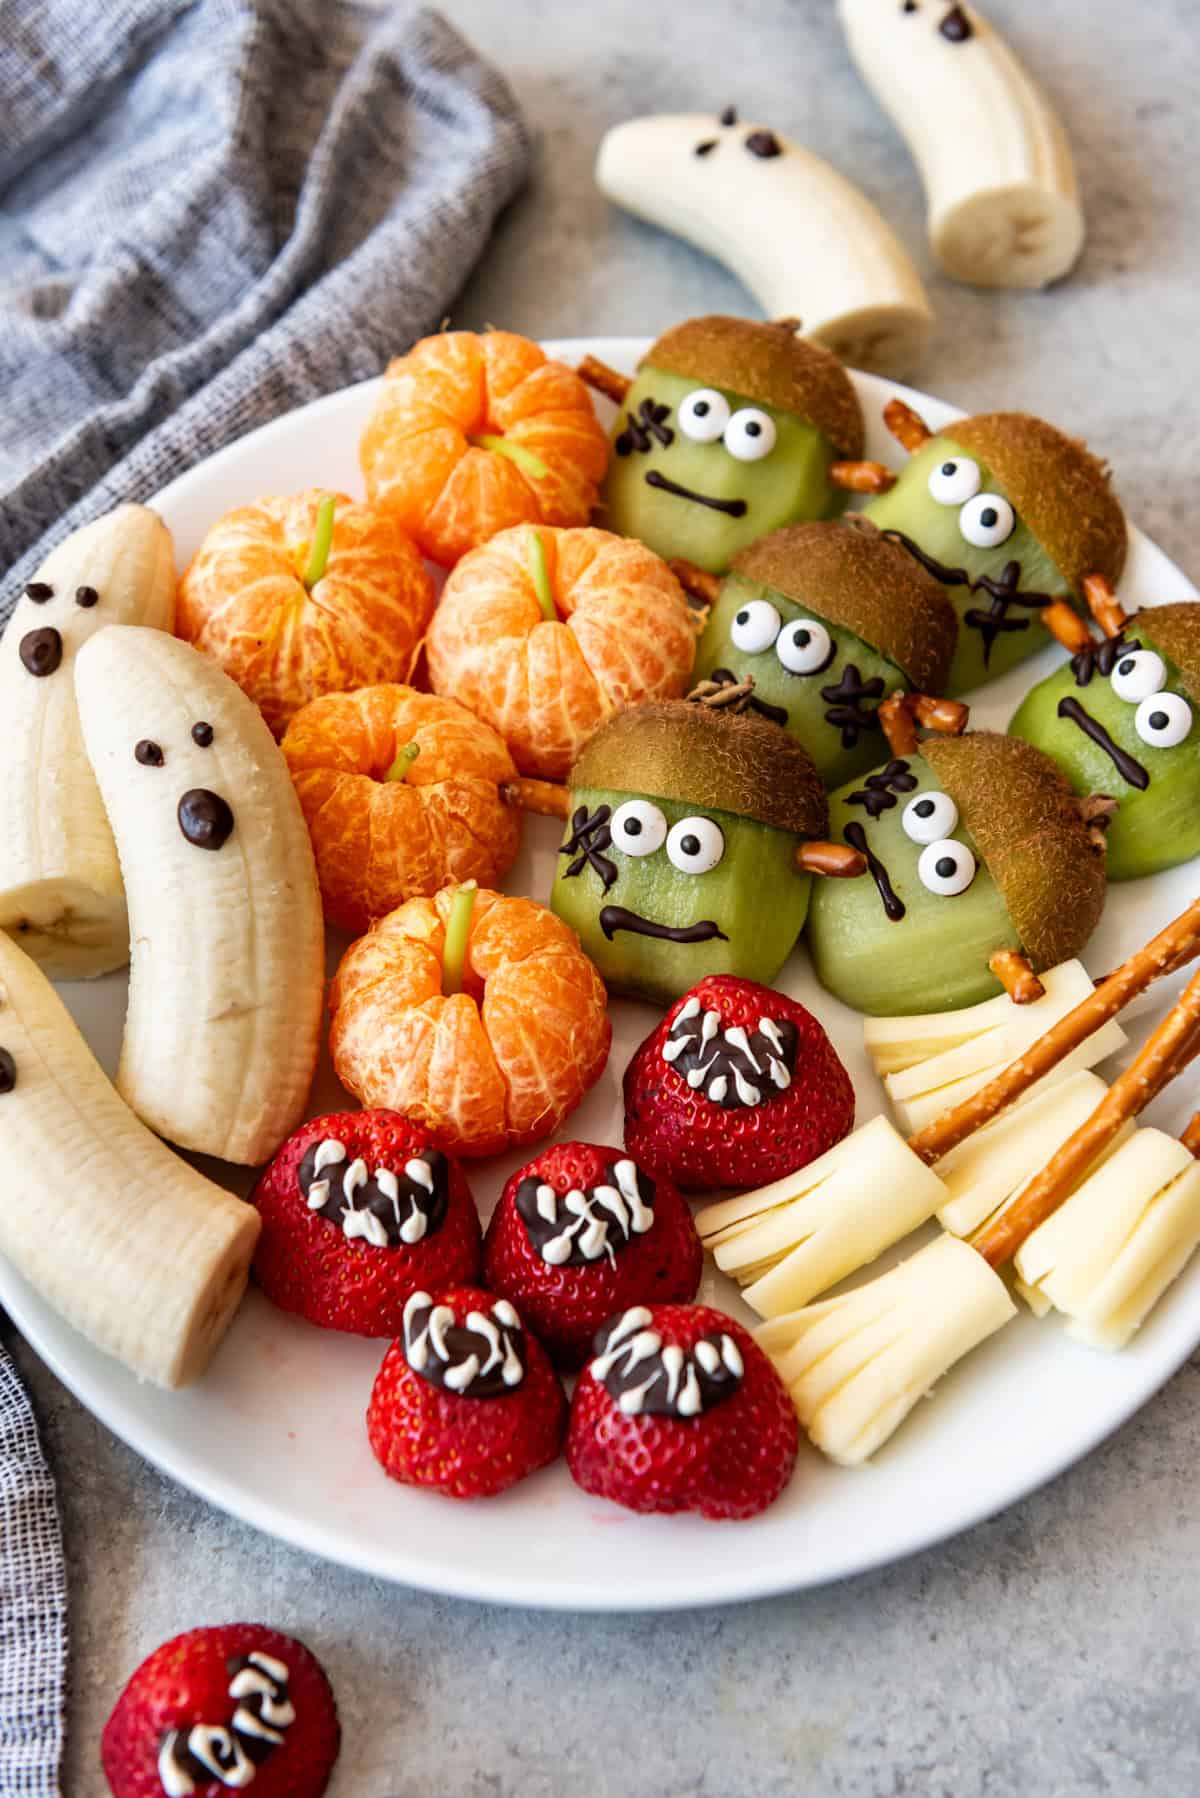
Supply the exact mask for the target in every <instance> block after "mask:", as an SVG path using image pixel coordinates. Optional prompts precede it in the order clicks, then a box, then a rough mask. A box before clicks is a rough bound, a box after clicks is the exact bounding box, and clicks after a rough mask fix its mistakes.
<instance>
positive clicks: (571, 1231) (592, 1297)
mask: <svg viewBox="0 0 1200 1798" xmlns="http://www.w3.org/2000/svg"><path fill="white" fill-rule="evenodd" d="M703 1259H704V1257H703V1251H702V1250H701V1247H700V1238H699V1237H698V1236H697V1234H696V1227H695V1225H694V1224H693V1223H692V1218H691V1213H690V1212H689V1210H688V1208H687V1206H686V1204H685V1203H684V1201H683V1199H682V1198H681V1197H680V1196H679V1193H678V1191H677V1190H676V1188H675V1186H674V1185H673V1184H672V1182H671V1181H670V1180H665V1179H658V1180H652V1179H650V1177H649V1175H648V1174H645V1173H644V1172H643V1171H642V1169H641V1168H639V1167H638V1165H637V1163H636V1162H635V1161H633V1160H631V1159H630V1157H629V1156H627V1155H625V1154H623V1153H622V1151H621V1150H620V1149H604V1148H600V1147H598V1146H597V1145H596V1144H595V1143H586V1142H566V1143H555V1144H553V1145H552V1147H550V1148H548V1149H543V1150H542V1152H541V1154H540V1155H538V1156H536V1157H535V1158H534V1160H533V1161H530V1162H528V1163H527V1164H526V1166H525V1167H523V1168H521V1169H520V1171H519V1172H518V1173H515V1174H514V1175H513V1177H512V1179H511V1180H510V1181H509V1182H508V1185H507V1186H506V1187H505V1188H504V1192H503V1194H502V1195H501V1199H500V1203H499V1204H498V1205H497V1207H496V1209H495V1211H494V1212H493V1213H492V1221H491V1223H490V1224H489V1225H488V1231H487V1236H486V1237H485V1239H484V1245H483V1277H484V1279H485V1281H486V1282H487V1284H488V1287H489V1288H490V1290H491V1291H492V1292H499V1293H502V1294H503V1296H504V1297H505V1298H506V1299H510V1300H511V1301H512V1302H513V1304H515V1305H517V1306H519V1307H520V1311H521V1315H522V1317H524V1318H525V1319H526V1320H527V1321H528V1323H529V1325H530V1327H531V1328H532V1329H533V1330H535V1331H536V1332H537V1335H538V1337H539V1339H540V1340H541V1341H542V1342H543V1343H544V1344H545V1346H546V1348H547V1350H548V1351H549V1353H550V1355H551V1356H552V1358H553V1359H554V1360H555V1361H556V1362H558V1364H559V1365H560V1366H563V1367H570V1368H575V1367H581V1366H582V1365H583V1363H584V1362H585V1361H586V1360H587V1358H588V1355H589V1354H590V1352H591V1346H592V1338H593V1337H594V1336H595V1334H596V1331H597V1330H598V1329H599V1327H600V1325H601V1324H602V1323H603V1322H604V1321H605V1319H606V1318H609V1317H611V1316H612V1315H613V1313H614V1312H615V1311H623V1310H625V1309H626V1308H627V1307H628V1306H630V1305H637V1304H654V1303H670V1302H671V1301H673V1300H679V1301H686V1300H687V1299H691V1298H694V1297H695V1295H696V1288H697V1287H698V1286H699V1284H700V1269H701V1266H702V1263H703Z"/></svg>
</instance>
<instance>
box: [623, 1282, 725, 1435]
mask: <svg viewBox="0 0 1200 1798" xmlns="http://www.w3.org/2000/svg"><path fill="white" fill-rule="evenodd" d="M650 1322H651V1313H650V1312H649V1311H648V1310H647V1309H646V1307H645V1306H644V1305H634V1306H631V1307H630V1309H629V1310H628V1311H626V1312H625V1313H624V1315H623V1316H622V1317H621V1319H620V1320H619V1322H617V1323H616V1324H614V1325H613V1327H612V1328H611V1329H610V1330H609V1332H608V1335H607V1340H606V1346H605V1348H604V1351H603V1353H601V1354H599V1355H597V1356H596V1357H595V1358H594V1360H593V1361H592V1363H591V1373H592V1377H593V1378H594V1379H596V1380H600V1381H604V1380H606V1379H607V1378H608V1375H609V1374H610V1373H612V1372H613V1370H614V1369H616V1370H618V1372H619V1375H620V1380H621V1382H622V1387H621V1391H620V1393H619V1395H618V1396H617V1399H616V1404H617V1409H618V1410H619V1411H621V1412H622V1413H623V1414H624V1416H626V1417H639V1416H641V1415H642V1414H643V1413H644V1412H645V1410H646V1409H647V1403H646V1401H647V1399H648V1397H649V1395H650V1393H651V1392H652V1391H653V1389H654V1387H655V1386H657V1385H658V1384H659V1382H660V1381H661V1382H663V1383H664V1384H665V1387H666V1393H665V1399H666V1408H667V1409H669V1410H671V1411H674V1412H675V1414H676V1415H677V1416H679V1417H682V1418H690V1417H698V1416H699V1415H700V1413H701V1411H702V1410H703V1409H704V1395H703V1392H702V1391H701V1387H700V1380H699V1374H698V1372H697V1369H699V1370H701V1371H703V1372H704V1373H706V1374H707V1375H709V1377H710V1378H712V1377H713V1376H715V1375H717V1374H718V1373H719V1372H720V1370H721V1368H722V1367H723V1368H724V1370H725V1372H726V1373H727V1374H728V1375H729V1376H730V1377H732V1378H733V1379H735V1380H740V1379H741V1378H742V1376H743V1374H744V1372H745V1364H744V1362H743V1360H742V1355H741V1351H740V1350H739V1348H738V1346H737V1343H736V1342H734V1340H733V1338H732V1337H731V1336H729V1335H727V1334H725V1333H724V1332H722V1335H721V1340H720V1345H719V1347H718V1345H717V1344H716V1343H714V1342H712V1341H711V1340H709V1339H708V1338H701V1340H700V1341H699V1342H697V1343H696V1345H695V1347H694V1348H693V1349H692V1350H691V1351H690V1353H689V1352H687V1351H685V1350H684V1349H682V1348H680V1347H679V1345H678V1344H677V1343H673V1342H672V1343H667V1344H666V1345H665V1346H664V1344H663V1339H662V1337H661V1336H660V1335H659V1333H658V1331H657V1330H652V1329H650V1328H648V1326H649V1324H650ZM651 1361H653V1363H654V1365H653V1366H652V1367H651V1368H649V1370H648V1371H647V1373H646V1377H645V1378H642V1379H640V1380H639V1379H638V1378H637V1375H638V1371H639V1369H640V1368H641V1367H642V1365H643V1363H646V1362H651Z"/></svg>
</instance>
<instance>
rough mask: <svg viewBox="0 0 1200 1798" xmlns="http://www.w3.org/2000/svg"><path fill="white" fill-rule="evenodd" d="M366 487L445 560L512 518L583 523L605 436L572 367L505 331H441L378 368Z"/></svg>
mask: <svg viewBox="0 0 1200 1798" xmlns="http://www.w3.org/2000/svg"><path fill="white" fill-rule="evenodd" d="M359 457H360V460H361V462H362V469H363V474H364V475H365V476H366V481H367V493H368V494H369V496H370V498H371V501H372V503H373V504H376V505H378V506H380V507H381V508H382V509H383V510H384V511H386V512H389V513H391V515H392V516H393V517H394V518H395V519H396V521H397V522H398V523H399V525H400V527H401V528H402V529H403V530H405V531H406V532H407V533H408V534H409V536H411V537H412V538H413V540H414V541H415V542H416V544H417V546H418V547H419V549H420V551H421V554H422V555H424V556H428V557H429V559H430V561H432V562H441V563H442V564H444V565H445V566H446V567H451V566H453V564H454V563H455V562H457V561H458V559H459V557H460V556H462V555H465V554H466V552H467V550H469V549H474V548H475V546H476V545H477V544H480V543H486V542H487V540H488V538H489V537H494V536H495V535H496V534H497V532H499V531H503V530H507V529H508V528H509V526H510V525H515V524H566V525H577V524H586V523H587V521H588V517H589V515H590V513H591V510H592V507H593V506H594V505H595V503H596V495H597V483H598V482H599V481H600V479H601V477H602V476H603V474H604V470H605V468H606V467H607V465H608V444H607V442H606V440H605V434H604V431H603V428H602V427H601V425H600V423H599V421H598V419H597V418H596V414H595V412H594V410H593V408H592V402H591V399H590V398H589V396H588V392H587V389H586V388H585V387H584V385H583V383H582V381H581V380H580V379H579V376H578V375H577V374H575V373H574V372H573V371H572V370H571V369H569V368H567V367H565V366H564V364H563V363H561V362H552V361H549V360H548V359H547V358H546V356H545V355H544V354H543V352H542V351H541V350H540V349H539V348H538V346H537V345H536V344H535V343H530V342H529V340H528V338H525V337H517V336H515V335H514V334H513V332H511V331H486V332H484V333H483V335H482V336H477V335H476V334H475V333H474V332H473V331H443V332H441V333H440V334H439V335H438V336H436V337H423V338H422V339H421V341H420V343H418V344H415V345H414V346H413V348H412V349H411V350H410V351H409V352H408V354H407V356H400V357H398V358H397V360H396V361H394V362H392V363H390V364H389V366H388V370H387V373H386V375H385V377H384V384H383V391H382V393H381V394H380V397H379V399H378V401H377V402H376V406H375V411H374V413H373V414H372V416H371V420H370V422H369V424H368V425H367V428H366V430H365V431H364V432H363V435H362V441H361V444H360V446H359Z"/></svg>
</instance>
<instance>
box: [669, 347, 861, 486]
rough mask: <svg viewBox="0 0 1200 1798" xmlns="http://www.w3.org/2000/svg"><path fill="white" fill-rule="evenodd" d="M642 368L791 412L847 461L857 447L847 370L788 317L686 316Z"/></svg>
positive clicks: (855, 456)
mask: <svg viewBox="0 0 1200 1798" xmlns="http://www.w3.org/2000/svg"><path fill="white" fill-rule="evenodd" d="M641 366H642V367H643V368H644V367H646V366H650V367H652V368H661V369H664V370H665V371H666V373H667V374H671V375H683V376H684V378H685V379H686V380H689V381H700V382H702V383H703V385H704V386H705V387H724V388H726V389H727V390H728V391H729V392H730V393H742V394H745V396H746V398H747V399H748V400H757V401H758V404H759V405H760V406H774V407H775V408H776V410H777V411H779V412H794V413H795V414H796V415H797V416H798V417H800V418H806V419H807V420H808V421H809V423H810V424H813V425H815V426H816V428H817V430H818V431H820V433H821V435H822V436H823V437H826V438H828V440H829V442H830V443H832V444H833V446H834V448H835V449H836V450H837V452H838V454H839V455H841V456H843V457H845V458H846V459H847V460H848V461H852V462H857V461H858V460H859V458H860V457H861V455H862V453H863V444H864V442H865V436H864V429H863V415H862V408H861V406H860V405H859V403H858V395H857V394H856V393H855V391H854V386H853V384H852V382H851V380H850V377H849V375H848V374H847V373H846V371H845V369H844V368H843V367H842V365H841V363H840V362H839V361H838V359H837V357H836V356H835V355H834V354H833V351H832V350H827V349H824V348H823V347H822V346H821V345H820V344H819V343H811V342H810V341H809V339H808V338H807V337H798V336H797V335H796V327H795V324H794V322H793V321H791V320H787V319H784V320H781V321H780V322H779V323H778V324H775V325H764V324H760V323H757V322H756V321H755V320H753V319H749V318H724V317H722V316H721V315H720V314H719V313H713V314H711V315H710V316H709V317H707V318H689V319H687V320H686V321H685V322H684V323H683V324H682V325H676V326H675V327H674V328H673V329H672V330H670V331H667V332H665V333H664V334H663V336H662V337H660V338H659V340H658V342H657V343H656V344H654V345H653V347H652V348H651V349H650V351H649V352H648V353H647V355H646V356H645V358H644V360H643V362H642V364H641Z"/></svg>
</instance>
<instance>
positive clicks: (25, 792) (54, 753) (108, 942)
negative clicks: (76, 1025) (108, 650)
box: [0, 506, 175, 980]
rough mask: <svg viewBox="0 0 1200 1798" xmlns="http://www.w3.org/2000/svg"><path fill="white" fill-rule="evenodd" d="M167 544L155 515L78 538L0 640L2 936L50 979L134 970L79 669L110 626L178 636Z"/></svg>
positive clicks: (49, 562)
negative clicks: (79, 704)
mask: <svg viewBox="0 0 1200 1798" xmlns="http://www.w3.org/2000/svg"><path fill="white" fill-rule="evenodd" d="M174 611H175V560H174V555H173V553H172V548H171V535H170V532H169V531H168V530H167V527H166V525H165V524H164V523H163V522H162V519H161V518H159V516H158V514H157V513H156V512H151V511H150V510H149V509H148V508H147V507H145V506H119V507H118V508H117V510H116V511H115V512H109V513H108V514H107V515H106V516H105V517H103V518H98V519H97V520H96V521H95V522H94V523H93V524H88V525H84V527H83V529H82V530H78V531H75V532H74V533H73V534H72V535H71V536H70V537H68V538H67V539H66V541H65V542H63V543H60V544H59V546H58V548H57V549H56V550H54V551H53V552H52V553H51V555H50V556H49V557H48V558H47V559H46V561H45V562H44V563H43V564H42V567H41V568H40V569H39V570H38V572H37V575H36V577H35V578H34V579H33V580H32V581H30V582H29V583H28V584H27V586H26V588H25V591H24V593H23V594H22V595H21V598H20V599H19V600H18V601H17V605H16V609H15V611H14V612H13V615H12V617H11V619H10V620H9V623H8V627H7V629H6V630H5V632H4V635H3V637H2V638H0V718H2V719H3V729H4V738H5V752H4V753H5V765H4V778H3V782H0V930H6V931H8V932H9V934H10V935H12V936H15V937H16V938H17V940H18V941H19V942H20V944H21V947H22V948H23V949H25V950H26V951H27V952H28V953H29V954H30V955H32V956H33V957H34V958H35V960H36V961H38V962H39V963H40V965H41V966H42V967H43V968H44V969H45V970H46V972H47V974H49V975H50V977H51V978H52V979H54V980H74V979H79V978H81V977H86V978H90V977H91V976H93V975H96V974H107V973H109V972H110V971H111V970H112V969H113V968H121V967H124V965H125V963H126V961H127V960H128V959H129V926H128V920H127V918H126V914H125V894H124V891H123V889H122V886H121V870H120V866H119V864H118V861H117V851H116V847H115V845H114V843H113V838H112V832H111V830H110V829H109V825H108V819H107V817H106V816H105V812H104V805H103V802H102V801H101V798H100V793H99V789H98V788H97V786H96V781H95V778H94V776H93V774H92V770H91V766H90V764H89V762H88V758H87V755H86V754H85V752H84V747H83V738H82V736H81V734H80V729H79V715H78V712H77V710H76V706H75V683H74V672H73V671H74V662H75V657H76V656H77V654H78V653H79V651H80V649H82V647H83V645H84V644H85V643H86V642H87V641H88V639H89V638H90V637H92V636H94V635H95V633H96V632H97V631H99V630H103V629H104V628H105V626H107V625H110V624H141V625H149V626H153V627H154V628H156V629H158V630H160V631H169V630H170V629H171V624H172V620H173V617H174Z"/></svg>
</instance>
